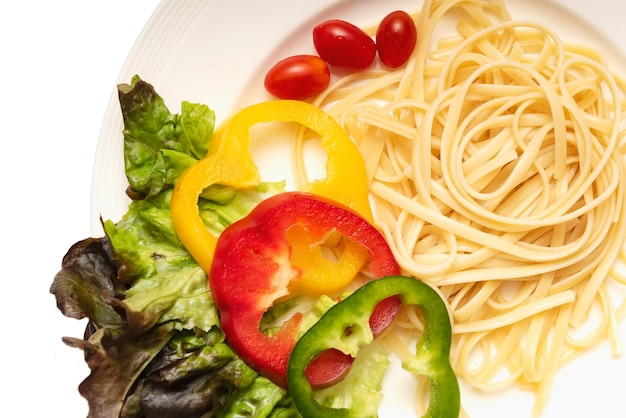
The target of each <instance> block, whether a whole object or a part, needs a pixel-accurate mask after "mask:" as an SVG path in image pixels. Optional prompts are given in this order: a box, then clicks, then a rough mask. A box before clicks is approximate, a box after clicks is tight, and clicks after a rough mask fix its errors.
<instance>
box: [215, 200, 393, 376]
mask: <svg viewBox="0 0 626 418" xmlns="http://www.w3.org/2000/svg"><path fill="white" fill-rule="evenodd" d="M291 228H303V229H304V230H306V231H308V233H310V234H311V235H312V236H317V237H321V236H327V235H328V234H330V233H332V232H334V231H337V232H339V233H341V234H342V235H343V236H345V237H346V238H347V239H349V240H350V241H352V242H354V243H357V244H358V245H359V246H362V247H363V248H365V249H366V252H367V255H368V258H369V266H368V268H369V271H370V272H371V274H372V275H373V276H374V277H383V276H388V275H397V274H399V271H400V269H399V266H398V264H397V263H396V261H395V259H394V257H393V254H392V253H391V250H390V248H389V246H388V245H387V243H386V241H385V239H384V238H383V236H382V235H381V234H380V232H379V231H378V230H377V229H376V228H374V226H372V225H371V224H370V223H369V222H368V221H367V220H366V219H364V218H363V217H361V216H360V215H358V214H357V213H356V212H354V211H352V210H351V209H349V208H347V207H345V206H342V205H339V204H337V203H336V202H333V201H331V200H329V199H326V198H323V197H320V196H317V195H313V194H310V193H303V192H286V193H281V194H278V195H275V196H272V197H270V198H268V199H266V200H264V201H262V202H261V203H260V204H259V205H257V207H255V208H254V209H253V210H252V211H251V212H250V213H249V214H248V215H247V216H246V217H245V218H243V219H241V220H239V221H237V222H235V223H233V224H232V225H230V226H229V227H227V228H226V229H225V230H224V232H222V234H221V235H220V237H219V240H218V242H217V245H216V248H215V257H214V260H213V264H212V266H211V269H210V271H209V284H210V288H211V292H212V294H213V298H214V300H215V303H216V305H217V308H218V309H219V312H220V321H221V326H222V330H223V331H224V335H225V337H226V339H227V341H228V343H229V345H230V346H231V347H232V348H233V350H234V351H235V352H236V353H237V354H238V355H239V356H240V357H241V358H242V359H243V360H244V361H246V362H247V363H248V364H249V365H250V366H252V367H253V368H254V369H255V370H257V371H259V372H260V373H261V374H262V375H264V376H265V377H267V378H269V379H271V380H272V381H273V382H274V383H276V384H278V385H279V386H282V387H285V385H286V381H285V379H286V372H287V362H288V359H289V356H290V354H291V350H292V349H293V347H294V345H295V343H296V338H297V332H298V328H299V325H300V322H301V314H300V313H296V314H294V315H292V316H291V317H290V318H289V319H288V320H287V321H286V322H285V323H284V324H283V325H282V327H281V328H280V329H279V330H278V331H277V332H276V333H275V334H273V335H271V336H270V335H267V334H265V333H263V332H261V330H260V329H259V327H260V323H261V319H262V317H263V314H264V313H265V312H266V311H267V310H268V308H270V307H271V306H272V304H273V303H274V301H276V300H277V299H279V298H282V297H284V296H286V295H288V287H289V283H290V282H292V281H298V280H303V279H302V272H301V270H300V269H299V268H298V267H296V266H294V265H293V264H292V262H291V258H292V246H291V244H290V242H289V239H288V238H287V235H288V231H289V230H290V229H291ZM330 279H332V278H329V280H330ZM399 305H400V304H399V300H398V299H397V298H395V297H392V298H389V299H386V300H384V301H382V302H381V303H380V304H379V306H377V307H376V308H375V309H374V308H372V310H370V313H371V315H369V318H370V320H371V321H372V324H371V328H372V329H374V330H376V331H375V332H377V333H380V332H382V330H384V328H385V327H386V326H387V325H389V323H390V322H391V321H392V320H393V318H394V317H395V315H396V313H397V311H398V309H399ZM372 311H373V312H372ZM321 358H322V359H324V360H320V361H318V362H316V366H313V367H310V368H309V370H308V372H307V373H308V378H309V379H310V380H311V384H312V385H314V386H317V385H324V384H327V383H328V382H329V381H333V380H335V379H337V378H338V376H339V374H341V373H343V372H344V371H345V370H346V369H347V368H349V366H350V364H351V363H352V360H353V359H352V358H351V357H350V356H347V355H339V356H337V352H336V351H334V352H333V351H330V352H327V353H325V354H323V355H322V356H321ZM316 369H317V370H316Z"/></svg>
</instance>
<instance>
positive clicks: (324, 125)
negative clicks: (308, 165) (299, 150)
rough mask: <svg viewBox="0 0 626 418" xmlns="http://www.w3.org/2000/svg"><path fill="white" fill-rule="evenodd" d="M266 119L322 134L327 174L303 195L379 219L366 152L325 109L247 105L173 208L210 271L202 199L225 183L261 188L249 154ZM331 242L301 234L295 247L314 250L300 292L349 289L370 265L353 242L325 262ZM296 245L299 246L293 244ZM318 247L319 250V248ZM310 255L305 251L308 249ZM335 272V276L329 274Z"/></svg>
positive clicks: (190, 174)
mask: <svg viewBox="0 0 626 418" xmlns="http://www.w3.org/2000/svg"><path fill="white" fill-rule="evenodd" d="M263 122H296V123H299V124H301V125H303V126H305V127H306V128H308V129H310V130H312V131H314V132H316V133H317V134H319V136H320V138H321V139H320V141H321V145H322V147H323V149H324V150H325V151H326V153H327V162H326V166H325V168H326V177H325V178H321V179H317V180H314V181H312V182H310V183H308V184H307V185H305V186H304V187H303V188H302V190H301V191H306V192H310V193H313V194H318V195H321V196H325V197H327V198H329V199H332V200H335V201H337V202H339V203H342V204H343V205H345V206H348V207H349V208H351V209H352V210H354V211H355V212H357V213H358V214H360V215H361V216H362V217H363V218H365V219H366V220H367V221H369V222H372V220H373V217H372V212H371V208H370V205H369V200H368V184H367V177H366V173H365V165H364V162H363V158H362V156H361V154H360V153H359V150H358V149H357V147H356V146H355V145H354V143H353V142H352V141H351V140H350V138H349V137H348V135H347V134H346V133H345V131H344V130H343V129H342V128H341V126H340V125H339V124H338V123H337V122H336V121H335V120H334V119H333V118H332V117H331V116H330V115H328V114H327V113H325V112H324V111H323V110H321V109H319V108H317V107H315V106H313V105H311V104H309V103H307V102H302V101H297V100H275V101H269V102H263V103H258V104H254V105H252V106H249V107H246V108H244V109H242V110H241V111H239V112H238V113H237V114H235V115H234V116H233V117H232V118H231V119H230V120H229V121H227V122H226V123H225V124H224V125H223V126H222V127H220V129H218V130H217V131H216V132H215V134H214V136H213V139H212V142H211V146H210V149H209V152H208V154H207V156H206V157H204V158H203V159H201V160H200V161H198V162H197V163H196V164H194V165H193V166H191V167H189V168H188V169H187V170H186V171H185V172H184V173H183V174H182V175H181V177H180V178H179V180H178V182H177V183H176V186H175V188H174V192H173V195H172V200H171V206H170V211H171V214H172V220H173V223H174V229H175V230H176V233H177V234H178V237H179V238H180V240H181V242H182V243H183V245H184V246H185V247H186V248H187V250H188V251H189V253H190V254H191V255H192V257H193V258H194V259H195V260H196V261H197V262H198V264H199V265H200V267H202V269H203V270H204V271H205V272H206V273H207V274H208V272H209V271H210V268H211V263H212V261H213V254H214V252H215V245H216V243H217V237H215V236H214V235H213V234H212V233H211V232H209V231H208V229H207V228H206V227H205V225H204V223H203V221H202V219H201V218H200V213H199V208H198V198H199V196H200V194H201V193H202V191H203V190H204V189H205V188H207V187H209V186H211V185H213V184H221V185H226V186H231V187H234V188H246V187H254V186H256V185H258V184H259V183H260V181H261V179H260V174H259V170H258V167H257V166H256V164H255V163H254V161H253V158H252V155H251V154H250V129H251V128H252V127H253V126H254V125H256V124H258V123H263ZM327 238H328V237H314V236H311V235H310V234H309V233H308V232H307V231H295V232H293V234H292V236H291V242H292V243H296V242H298V243H299V244H298V245H299V246H300V247H301V248H303V247H302V246H303V245H304V244H303V243H306V245H305V247H308V252H307V256H303V257H299V258H298V259H296V260H295V262H294V265H295V266H297V267H298V268H300V269H301V270H302V272H303V276H302V280H297V281H293V285H292V287H290V290H291V291H292V292H294V293H308V294H328V293H334V292H336V291H339V290H341V289H343V288H344V287H345V286H346V285H347V284H348V283H349V282H350V281H351V280H352V279H353V278H354V277H355V276H356V274H357V273H358V271H359V270H360V269H361V267H362V266H363V265H364V264H365V262H366V261H367V257H368V252H367V251H366V250H365V249H364V248H362V247H361V246H360V245H358V244H356V243H352V242H350V243H348V244H347V245H346V248H345V249H344V251H343V253H342V255H341V257H340V258H339V260H338V261H337V263H332V262H330V261H328V260H325V259H324V258H323V256H322V254H321V250H320V249H319V245H321V244H323V242H324V241H325V239H327ZM294 245H295V244H294ZM316 247H317V248H316ZM303 249H304V250H306V248H303ZM330 272H332V275H330V276H329V275H328V273H330Z"/></svg>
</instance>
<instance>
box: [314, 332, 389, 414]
mask: <svg viewBox="0 0 626 418" xmlns="http://www.w3.org/2000/svg"><path fill="white" fill-rule="evenodd" d="M390 362H391V360H390V358H389V353H388V352H387V351H386V350H385V349H384V348H383V347H382V345H381V344H380V343H379V342H378V341H376V340H374V342H372V343H371V344H368V345H366V346H364V347H362V348H361V349H360V350H359V355H358V356H356V358H355V360H354V364H353V365H352V367H351V368H350V371H349V372H348V374H347V375H346V377H345V378H344V379H343V380H342V381H341V382H339V383H337V384H336V385H334V386H332V387H330V388H326V389H320V390H318V391H316V392H315V397H316V399H317V401H318V402H319V403H320V404H322V405H326V406H328V407H332V408H349V409H351V410H352V414H353V416H357V417H363V418H368V417H378V408H380V405H381V403H382V401H383V394H382V381H383V376H384V374H385V371H386V370H387V368H388V367H389V365H390Z"/></svg>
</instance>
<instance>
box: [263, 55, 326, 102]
mask: <svg viewBox="0 0 626 418" xmlns="http://www.w3.org/2000/svg"><path fill="white" fill-rule="evenodd" d="M328 83H330V71H329V70H328V65H326V63H325V62H324V60H322V59H321V58H320V57H318V56H315V55H294V56H291V57H288V58H285V59H283V60H281V61H279V62H277V63H276V64H275V65H274V66H273V67H272V68H270V70H269V71H268V72H267V74H266V75H265V89H266V90H267V91H268V92H269V93H270V94H272V95H274V96H276V97H278V98H279V99H293V100H305V99H308V98H309V97H312V96H315V95H316V94H319V93H321V92H322V91H324V89H325V88H326V87H328Z"/></svg>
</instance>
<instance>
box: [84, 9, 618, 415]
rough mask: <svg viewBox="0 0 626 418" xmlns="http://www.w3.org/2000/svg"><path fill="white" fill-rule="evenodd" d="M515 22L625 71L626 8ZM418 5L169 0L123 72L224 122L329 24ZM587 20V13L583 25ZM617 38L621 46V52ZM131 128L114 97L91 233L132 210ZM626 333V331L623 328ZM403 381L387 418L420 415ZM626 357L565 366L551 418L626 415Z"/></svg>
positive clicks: (471, 403) (519, 408)
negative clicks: (546, 31) (127, 193)
mask: <svg viewBox="0 0 626 418" xmlns="http://www.w3.org/2000/svg"><path fill="white" fill-rule="evenodd" d="M506 4H507V6H508V8H509V10H510V11H511V13H512V15H513V16H514V17H516V18H528V19H534V20H539V21H542V22H544V23H548V24H549V25H550V26H551V27H552V28H554V29H556V30H557V32H558V33H559V34H560V35H561V36H562V37H563V38H564V39H567V40H572V41H577V42H584V43H588V44H591V45H594V46H596V47H597V48H598V49H600V50H602V51H603V52H604V53H605V55H606V56H607V57H608V58H609V60H610V62H611V63H612V64H614V66H616V67H618V66H619V67H620V68H622V69H623V72H625V73H626V59H624V56H626V47H624V45H625V43H624V40H626V28H625V27H624V25H623V22H621V17H622V16H624V15H625V13H624V12H625V11H626V3H618V2H615V1H613V0H596V1H587V0H577V1H565V0H559V1H558V2H556V1H553V2H548V1H542V0H530V1H529V0H526V1H525V0H506ZM420 5H421V1H419V0H418V1H415V0H393V1H390V0H387V1H383V0H378V1H375V0H344V1H338V0H315V1H307V2H304V1H300V2H293V1H291V0H264V1H262V2H254V1H245V0H218V1H206V0H186V1H184V2H180V1H177V0H163V1H162V2H161V3H160V4H159V6H158V7H157V9H156V11H155V13H154V14H153V16H152V17H151V19H150V20H149V21H148V23H147V24H146V26H145V28H144V30H143V32H142V34H141V35H140V37H139V39H138V40H137V42H136V44H135V46H134V48H133V49H132V51H131V53H130V55H129V57H128V59H127V62H126V63H125V65H124V67H123V69H122V70H121V72H120V75H119V79H118V82H120V83H127V82H129V81H130V78H131V77H132V76H133V75H134V74H139V75H140V76H141V77H142V78H143V79H144V80H146V81H148V82H150V83H152V84H153V85H154V86H155V88H156V90H157V92H158V93H160V94H161V96H162V97H163V98H164V99H165V101H166V104H167V105H168V107H169V108H170V110H171V111H173V112H176V111H178V110H179V104H180V102H181V101H183V100H188V101H192V102H201V103H205V104H207V105H209V106H210V107H211V108H213V109H214V110H215V111H216V115H217V119H218V122H219V121H221V120H223V119H225V118H226V117H227V115H229V113H231V112H232V111H233V110H234V109H236V108H238V107H240V106H243V105H245V104H249V103H253V102H257V101H261V100H266V99H269V98H270V97H269V96H267V95H266V93H265V92H264V90H263V86H262V77H263V76H264V74H265V71H266V70H267V69H268V68H269V66H271V64H272V63H274V62H275V61H277V60H278V59H279V58H282V57H286V56H288V55H291V54H296V53H307V52H310V53H314V50H313V47H312V43H311V40H310V29H311V28H312V26H313V25H314V24H315V23H317V22H321V21H322V20H325V19H327V18H343V19H347V20H350V21H351V22H354V23H356V24H370V23H372V22H375V21H377V20H378V19H380V18H381V17H382V16H384V15H385V14H386V13H387V12H389V11H392V10H394V9H399V8H403V9H407V10H411V9H415V8H417V7H419V6H420ZM581 16H584V18H582V17H581ZM608 39H614V40H616V41H620V40H621V42H620V45H621V47H618V46H615V45H617V44H613V43H611V42H610V41H609V40H608ZM121 131H122V121H121V115H120V111H119V104H118V101H117V93H116V92H113V93H112V96H111V101H110V104H109V107H108V110H107V113H106V115H105V119H104V123H103V128H102V132H101V136H100V140H99V144H98V149H97V156H96V164H95V168H94V177H93V191H92V216H91V218H92V229H93V233H94V235H101V233H102V230H101V226H100V223H99V217H100V216H103V217H104V218H105V219H112V220H118V219H119V218H120V217H121V216H122V214H123V213H124V212H125V211H126V205H127V203H128V201H127V200H126V199H125V198H124V189H125V188H126V179H125V177H124V172H123V161H122V136H121ZM622 329H623V330H624V334H625V335H626V326H623V327H622ZM402 377H403V375H402V374H395V373H393V374H392V375H391V377H390V378H388V379H387V380H386V382H385V388H386V389H389V390H386V393H387V395H386V397H385V402H384V405H383V407H382V408H381V411H380V416H381V417H383V418H387V417H394V418H401V417H411V416H414V414H413V413H412V412H411V410H410V406H409V405H410V397H411V392H410V387H408V386H407V385H406V384H405V383H403V382H402ZM625 391H626V359H623V358H622V359H612V358H611V356H610V354H609V351H608V345H602V346H600V347H598V348H597V349H595V350H593V351H592V352H590V353H588V354H587V355H585V356H584V357H582V358H581V359H579V360H577V361H575V362H574V363H573V364H571V365H569V366H567V367H566V368H565V369H563V370H562V371H561V372H560V373H559V375H558V377H557V380H556V382H555V386H554V390H553V392H552V398H551V401H550V403H549V404H548V407H547V409H546V411H545V414H544V417H546V418H549V417H570V416H602V417H617V416H624V415H625V414H626V413H625V412H624V410H623V404H622V402H621V401H622V399H623V395H624V393H625ZM462 397H463V406H464V408H465V409H466V411H467V412H468V413H469V414H470V416H472V417H481V418H482V417H503V416H506V417H528V416H530V410H531V407H532V402H533V395H532V394H530V393H527V392H523V391H520V390H517V389H511V390H507V391H504V392H502V393H497V394H493V393H492V394H480V393H477V392H475V391H473V390H471V389H469V388H466V387H464V386H463V387H462Z"/></svg>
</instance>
